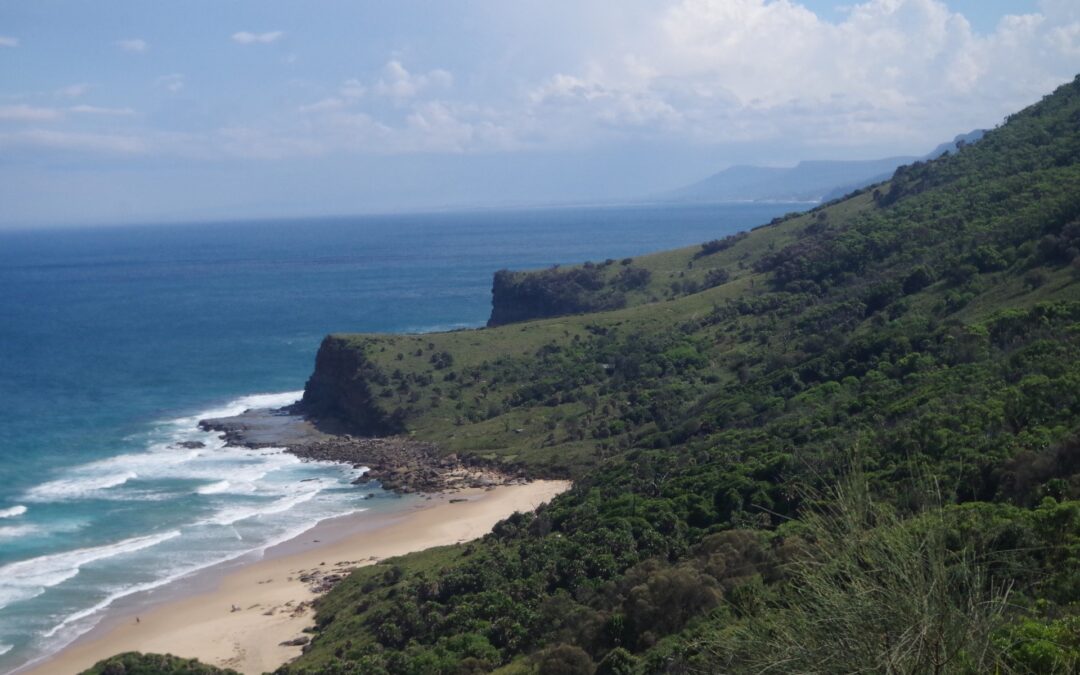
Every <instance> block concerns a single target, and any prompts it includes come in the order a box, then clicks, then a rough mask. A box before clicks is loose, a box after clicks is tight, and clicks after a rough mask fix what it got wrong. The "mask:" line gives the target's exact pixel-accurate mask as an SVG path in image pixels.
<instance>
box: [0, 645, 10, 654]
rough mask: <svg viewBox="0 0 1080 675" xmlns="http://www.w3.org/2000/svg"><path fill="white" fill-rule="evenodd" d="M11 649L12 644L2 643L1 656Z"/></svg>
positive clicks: (0, 646)
mask: <svg viewBox="0 0 1080 675" xmlns="http://www.w3.org/2000/svg"><path fill="white" fill-rule="evenodd" d="M10 651H11V645H0V656H3V655H4V654H7V653H8V652H10Z"/></svg>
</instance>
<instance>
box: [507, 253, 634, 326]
mask: <svg viewBox="0 0 1080 675" xmlns="http://www.w3.org/2000/svg"><path fill="white" fill-rule="evenodd" d="M615 270H617V271H615ZM650 278H651V273H650V272H649V271H648V270H646V269H641V268H636V267H632V266H631V261H630V259H626V260H624V261H623V263H622V264H621V265H616V263H615V261H614V260H608V261H606V262H604V263H600V264H594V263H585V265H584V266H582V267H572V268H567V269H562V268H559V267H553V268H551V269H547V270H541V271H532V272H513V271H510V270H499V271H498V272H496V273H495V281H494V283H493V284H492V288H491V318H490V319H488V324H487V325H488V326H502V325H505V324H508V323H517V322H519V321H529V320H531V319H543V318H547V317H552V316H563V315H566V314H583V313H586V312H602V311H606V310H611V309H621V308H623V307H625V306H626V293H627V292H628V291H632V290H635V289H638V288H641V287H643V286H646V285H648V283H649V280H650Z"/></svg>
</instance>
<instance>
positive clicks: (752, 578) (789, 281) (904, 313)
mask: <svg viewBox="0 0 1080 675" xmlns="http://www.w3.org/2000/svg"><path fill="white" fill-rule="evenodd" d="M620 268H621V270H626V269H641V270H643V271H645V272H647V273H648V277H647V278H644V280H643V281H642V282H640V285H639V286H637V287H634V288H633V289H629V290H627V291H625V292H623V294H622V296H621V299H619V302H617V303H615V304H612V305H611V306H612V307H620V308H619V309H615V310H612V311H606V312H602V313H594V314H586V315H576V316H563V317H560V318H556V319H546V320H542V321H531V322H528V323H521V324H512V325H505V326H501V327H499V328H491V329H486V330H482V331H461V332H455V333H446V334H433V335H420V336H332V337H330V338H328V339H327V341H326V342H325V343H324V345H323V350H324V351H328V352H329V353H334V354H338V355H339V356H340V355H341V354H349V355H351V356H350V358H351V359H352V361H351V362H349V363H350V364H351V365H350V366H349V369H347V370H348V372H339V371H335V372H328V371H325V370H324V372H321V373H320V372H318V371H317V372H316V375H315V376H314V377H313V381H320V380H319V379H320V378H321V381H322V382H323V384H322V385H320V386H323V387H326V389H325V390H326V391H331V390H336V391H343V392H344V391H355V390H356V389H355V388H356V387H357V386H360V387H361V388H362V389H363V392H362V395H357V396H356V397H354V399H352V401H351V403H347V404H346V403H342V402H341V401H342V399H341V398H339V399H338V400H337V403H338V404H339V405H338V413H339V416H340V417H342V418H344V419H346V420H347V421H350V422H353V423H358V424H362V423H363V421H364V420H366V419H374V420H384V421H385V420H389V421H392V422H393V424H395V425H397V428H400V429H406V430H408V431H409V432H410V433H412V434H414V435H415V436H417V437H419V438H423V439H427V440H433V441H436V442H438V443H439V444H440V445H441V446H442V447H443V448H444V449H445V451H446V452H447V453H450V452H457V453H465V454H469V455H471V456H474V457H479V458H483V459H485V460H487V461H490V462H493V463H497V464H503V465H506V466H510V467H514V468H520V469H524V470H526V471H528V472H530V473H532V474H533V475H548V476H570V477H573V478H574V480H575V486H574V488H573V489H572V490H571V491H570V492H569V493H567V494H565V495H563V496H562V497H560V498H558V499H556V500H555V501H554V502H553V503H552V504H550V505H549V506H547V507H545V508H543V509H541V510H540V511H539V512H538V513H536V514H528V515H520V514H519V515H516V516H514V517H512V518H510V519H508V520H506V521H503V522H502V523H500V524H499V525H498V526H497V527H496V528H495V531H494V532H493V533H492V534H490V535H489V536H487V537H486V538H484V539H483V540H481V541H478V542H474V543H472V544H468V545H465V546H456V547H448V548H444V549H437V550H432V551H427V552H424V553H421V554H416V555H411V556H406V557H403V558H399V559H396V560H392V561H386V562H383V563H381V564H379V565H376V566H372V567H368V568H364V569H361V570H358V571H357V572H356V573H354V574H353V575H352V576H351V577H350V578H349V579H348V580H346V581H345V582H343V583H342V584H341V585H339V586H338V587H337V588H336V589H335V590H334V591H333V592H331V593H330V594H329V595H328V596H326V597H325V598H324V599H323V600H322V601H321V602H320V604H319V607H318V619H317V622H318V626H317V632H316V634H315V637H314V639H313V641H312V644H311V646H310V648H309V649H308V650H307V651H306V653H305V655H304V656H302V657H301V658H300V659H299V660H298V661H297V662H296V663H294V664H292V665H290V666H287V667H285V668H283V669H282V673H296V674H300V673H342V674H343V673H418V674H419V673H474V672H476V673H480V672H490V671H493V670H497V671H498V672H500V673H504V674H510V673H594V672H595V673H606V674H613V673H619V674H632V673H646V672H648V673H652V672H665V673H689V672H762V671H770V672H887V673H899V672H905V673H924V672H925V673H975V672H994V671H997V672H1016V673H1036V672H1038V673H1052V672H1060V673H1068V672H1077V671H1078V670H1080V78H1078V79H1077V80H1076V81H1074V82H1073V83H1071V84H1069V85H1066V86H1064V87H1062V88H1061V89H1060V90H1059V91H1057V92H1056V93H1055V94H1053V95H1052V96H1049V97H1047V98H1046V99H1044V100H1043V101H1042V102H1040V103H1039V104H1037V105H1035V106H1033V107H1031V108H1029V109H1027V110H1025V111H1023V112H1021V113H1018V114H1016V115H1014V116H1012V117H1011V118H1010V119H1009V120H1008V122H1007V123H1006V124H1004V125H1002V126H1001V127H1000V128H998V129H996V130H994V131H992V132H990V133H989V134H987V136H986V137H985V138H984V139H983V140H982V141H980V142H979V143H977V144H974V145H971V146H968V147H965V148H963V149H962V150H961V151H960V152H958V153H957V154H955V155H952V156H947V157H945V158H943V159H940V160H936V161H932V162H926V163H921V164H917V165H914V166H911V167H906V168H904V169H901V170H900V171H898V172H897V174H896V176H895V177H894V178H893V180H892V181H890V182H889V183H886V184H882V185H879V186H877V187H875V188H871V189H868V190H865V191H862V192H859V193H857V194H853V195H851V196H850V197H849V198H847V199H844V200H840V201H838V202H835V203H832V204H828V205H825V206H823V207H822V208H819V209H816V210H814V211H812V212H810V213H808V214H804V215H794V216H791V217H787V218H784V219H780V220H778V221H775V222H774V223H772V224H769V225H768V226H764V227H761V228H758V229H756V230H754V231H752V232H750V233H749V234H748V235H746V236H740V237H734V238H730V239H728V240H719V241H714V242H707V243H706V244H704V245H703V246H699V247H694V248H689V249H682V250H679V251H671V252H667V253H662V254H657V255H655V256H646V257H643V258H640V259H636V260H635V261H633V264H632V265H620V264H618V263H611V264H607V265H601V266H591V267H590V268H585V267H579V268H569V269H567V270H555V271H547V272H542V273H538V274H536V275H532V276H530V275H527V274H522V273H515V276H514V279H513V283H514V284H516V285H517V286H519V287H521V288H529V289H533V290H530V291H529V292H530V293H534V294H543V293H548V294H549V295H548V296H547V297H561V296H562V295H563V294H565V293H569V294H571V295H572V294H575V293H578V291H576V290H574V288H576V287H581V288H583V289H585V291H587V293H586V295H587V294H588V293H595V294H597V295H596V297H597V298H604V297H608V298H609V299H611V298H615V297H616V295H615V293H614V292H610V289H612V288H614V286H613V285H612V284H613V282H612V280H613V279H615V278H616V275H619V274H622V273H623V271H620ZM641 276H643V277H644V275H641ZM497 283H498V281H497ZM590 284H591V285H592V286H596V288H591V287H590ZM590 288H591V290H590ZM537 289H539V290H537ZM544 289H549V290H544ZM551 289H554V290H551ZM566 289H570V290H566ZM608 293H610V294H609V295H605V294H608ZM579 295H580V294H579ZM605 302H606V300H605ZM572 309H573V310H576V309H577V307H576V306H575V307H573V308H572ZM587 309H593V308H587ZM495 323H499V322H498V321H496V322H495ZM320 358H322V356H321V357H320ZM328 361H333V363H335V364H337V365H338V366H340V364H341V363H343V362H344V361H342V360H341V359H340V358H339V357H335V358H334V359H329V360H328ZM361 374H362V377H360V375H361ZM335 378H336V380H337V382H336V384H333V385H331V383H332V382H333V381H334V380H335ZM360 380H362V384H360V385H357V384H356V383H357V382H358V381H360ZM334 387H336V389H334Z"/></svg>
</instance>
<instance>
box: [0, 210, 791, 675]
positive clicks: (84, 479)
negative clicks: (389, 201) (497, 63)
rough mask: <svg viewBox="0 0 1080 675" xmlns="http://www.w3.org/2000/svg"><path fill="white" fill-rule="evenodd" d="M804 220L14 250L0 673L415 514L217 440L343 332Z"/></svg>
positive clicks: (0, 396) (196, 229)
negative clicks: (332, 529)
mask: <svg viewBox="0 0 1080 675" xmlns="http://www.w3.org/2000/svg"><path fill="white" fill-rule="evenodd" d="M795 208H798V207H797V206H793V205H791V204H728V205H708V206H687V207H671V206H663V207H619V208H615V207H611V208H563V209H538V210H517V211H501V212H500V211H487V212H470V213H431V214H424V215H398V216H366V217H353V218H326V219H305V220H279V221H262V222H240V223H223V224H195V225H183V226H179V225H170V226H145V227H115V228H101V229H94V230H48V231H27V232H4V233H0V289H2V290H3V292H2V293H0V317H3V320H2V321H0V411H2V412H3V415H4V418H3V421H2V423H0V459H2V461H0V670H7V669H10V668H13V667H15V666H17V665H18V664H19V663H22V662H24V661H26V660H27V659H28V658H32V657H33V656H35V655H37V654H40V653H41V652H42V651H43V650H52V649H56V648H57V647H59V646H61V645H62V644H64V643H65V642H67V641H70V640H71V639H74V638H75V637H77V636H78V635H79V634H81V633H83V632H85V631H86V630H88V629H89V628H90V627H92V626H93V625H94V623H95V622H96V621H97V620H98V619H99V618H100V611H99V610H101V609H103V608H105V607H107V606H109V604H110V603H112V602H114V601H115V600H117V599H120V598H123V597H125V596H127V595H129V594H131V593H133V592H135V591H138V590H143V589H148V588H153V587H156V586H160V585H161V584H163V583H166V582H167V581H169V580H171V579H175V578H178V577H182V576H184V575H186V574H189V573H191V572H193V571H196V570H198V569H202V568H204V567H206V566H209V565H212V564H214V563H217V562H220V561H223V560H227V559H230V558H235V557H237V556H240V555H243V554H245V553H247V552H250V551H258V550H261V549H263V548H265V547H267V546H268V545H270V544H273V543H275V542H277V541H281V540H282V539H285V538H288V537H290V536H295V535H296V534H298V533H299V532H301V531H303V530H304V529H306V528H308V527H310V526H311V525H313V524H314V523H316V522H318V521H319V520H322V519H325V518H328V517H331V516H335V515H341V514H344V513H349V512H355V511H359V510H365V509H369V508H370V509H380V508H383V509H385V508H393V507H394V500H393V499H392V498H388V497H383V496H381V495H380V496H379V497H378V498H376V499H373V500H367V499H365V498H364V497H365V496H366V495H367V494H368V493H369V492H370V490H366V489H363V490H362V489H358V488H356V487H354V486H352V485H350V481H352V480H353V479H354V478H355V477H356V476H357V475H358V473H359V472H357V471H355V470H353V469H351V468H349V467H342V466H337V465H322V464H303V463H301V462H299V461H298V460H296V459H295V458H294V457H292V456H291V455H287V454H282V453H280V452H276V451H272V450H260V451H247V450H239V449H224V448H222V447H221V445H222V444H221V443H220V441H218V440H217V439H216V438H215V437H214V436H213V435H211V434H206V433H203V432H200V431H198V430H197V428H196V423H197V421H198V420H199V419H200V418H204V417H211V416H220V415H224V414H232V413H236V412H241V411H242V410H244V409H245V408H248V407H261V406H280V405H285V404H288V403H290V402H291V401H293V400H295V399H296V398H297V397H298V396H299V395H300V390H302V388H303V384H304V381H305V379H306V377H307V376H308V374H309V373H310V371H311V368H312V365H313V362H314V356H315V351H316V349H317V348H318V344H319V341H320V340H321V339H322V337H323V335H325V334H326V333H329V332H345V331H364V332H368V331H377V332H417V331H432V330H446V329H453V328H461V327H469V326H478V325H482V324H483V323H484V321H485V320H486V319H487V316H488V313H489V311H490V288H491V277H492V273H493V272H494V271H495V270H497V269H499V268H503V267H510V268H536V267H545V266H549V265H552V264H558V263H571V262H578V261H583V260H589V259H591V260H603V259H605V258H609V257H610V258H622V257H626V256H634V255H638V254H642V253H646V252H651V251H655V250H659V249H664V248H672V247H676V246H682V245H689V244H694V243H698V242H701V241H705V240H708V239H713V238H716V237H721V236H724V235H726V234H731V233H733V232H737V231H740V230H744V229H748V228H749V227H752V226H755V225H758V224H761V223H765V222H768V221H769V220H771V219H772V218H773V217H775V216H777V215H780V214H782V213H784V212H787V211H790V210H793V209H795ZM185 441H190V442H201V443H204V444H205V446H206V447H203V448H184V447H179V446H178V444H179V443H182V442H185Z"/></svg>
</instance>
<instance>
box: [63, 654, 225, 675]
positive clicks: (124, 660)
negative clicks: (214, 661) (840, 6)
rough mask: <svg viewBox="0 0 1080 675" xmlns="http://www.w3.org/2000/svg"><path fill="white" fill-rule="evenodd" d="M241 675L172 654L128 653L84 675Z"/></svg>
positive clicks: (96, 665)
mask: <svg viewBox="0 0 1080 675" xmlns="http://www.w3.org/2000/svg"><path fill="white" fill-rule="evenodd" d="M181 674H182V675H239V674H238V673H237V672H236V671H235V670H231V669H227V668H226V669H221V668H215V667H213V666H207V665H204V664H202V663H199V662H198V661H196V660H195V659H182V658H179V657H177V656H172V655H171V654H166V655H160V654H139V653H137V652H127V653H125V654H119V655H117V656H113V657H111V658H108V659H105V660H104V661H100V662H98V663H96V664H94V666H93V667H92V668H90V669H88V670H86V671H83V675H181Z"/></svg>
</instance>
